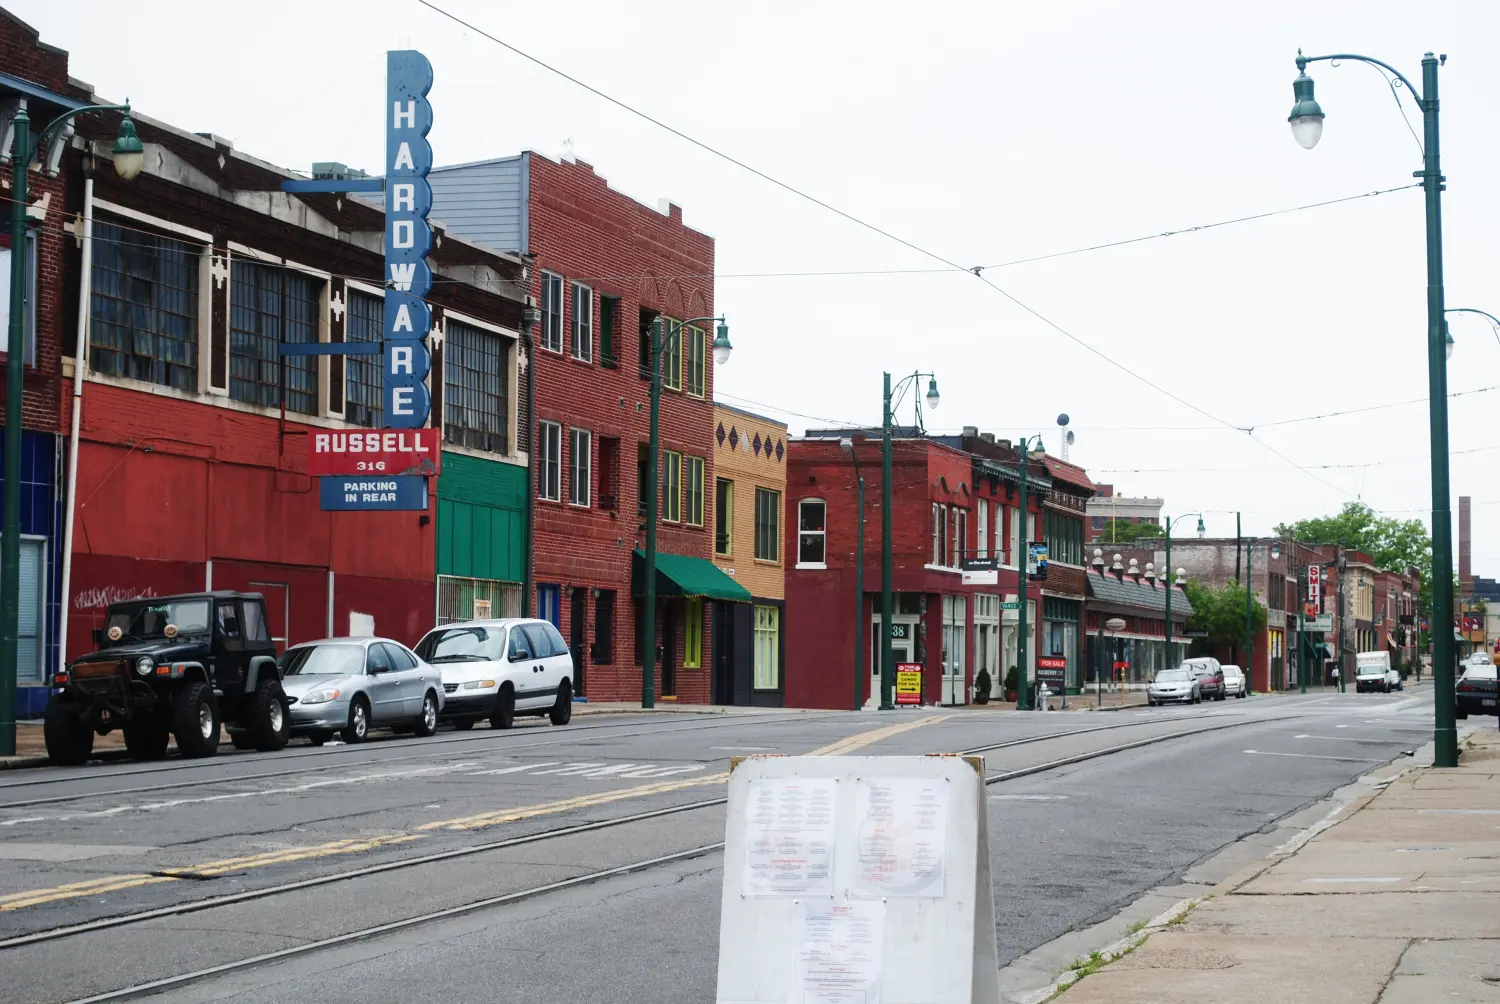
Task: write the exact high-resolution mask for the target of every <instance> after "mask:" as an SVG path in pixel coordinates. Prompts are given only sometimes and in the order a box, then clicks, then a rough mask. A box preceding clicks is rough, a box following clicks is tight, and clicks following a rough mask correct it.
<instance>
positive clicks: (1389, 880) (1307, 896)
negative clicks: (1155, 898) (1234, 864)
mask: <svg viewBox="0 0 1500 1004" xmlns="http://www.w3.org/2000/svg"><path fill="white" fill-rule="evenodd" d="M1311 832H1312V834H1313V835H1312V836H1311V838H1310V839H1308V840H1306V841H1305V842H1303V843H1301V844H1300V846H1298V847H1288V848H1286V849H1285V851H1284V852H1283V853H1281V854H1279V855H1277V856H1274V857H1272V858H1271V859H1270V860H1269V862H1268V863H1262V864H1259V865H1256V866H1254V867H1252V868H1250V869H1246V870H1245V871H1244V872H1242V873H1240V874H1239V875H1237V876H1235V877H1233V878H1231V879H1229V880H1228V881H1226V882H1224V883H1223V884H1222V885H1220V886H1219V887H1218V888H1217V889H1216V890H1215V891H1214V893H1213V894H1212V895H1211V896H1209V897H1208V898H1206V899H1204V900H1203V901H1202V902H1200V903H1198V904H1197V905H1196V906H1195V907H1194V908H1193V909H1191V910H1190V911H1189V912H1187V913H1186V914H1185V915H1184V914H1182V913H1180V912H1179V913H1177V914H1174V916H1172V917H1163V918H1161V919H1160V920H1159V922H1158V923H1156V924H1153V926H1152V927H1149V928H1148V929H1147V931H1146V932H1144V933H1143V934H1142V935H1137V936H1135V937H1133V938H1130V939H1127V940H1126V942H1124V943H1122V944H1121V945H1118V946H1113V948H1114V950H1115V951H1118V950H1120V949H1122V948H1123V949H1124V950H1125V951H1127V952H1128V954H1125V955H1124V956H1123V957H1119V958H1116V959H1115V961H1113V962H1110V963H1108V964H1106V965H1104V966H1102V967H1101V968H1098V969H1097V970H1096V971H1095V972H1094V973H1093V974H1092V975H1087V976H1084V977H1083V978H1082V979H1081V980H1080V981H1079V982H1077V983H1075V984H1073V986H1072V987H1070V988H1068V989H1067V990H1065V991H1063V992H1062V994H1061V996H1060V997H1059V1000H1060V1002H1061V1004H1145V1002H1150V1004H1221V1002H1222V1004H1244V1002H1245V1001H1247V1000H1274V1001H1294V1002H1300V1001H1317V1002H1319V1004H1335V1002H1338V1004H1375V1002H1377V1001H1378V1002H1379V1004H1429V1002H1435V1001H1445V1002H1449V1001H1451V1002H1465V1004H1468V1002H1475V1004H1477V1002H1496V1001H1500V910H1497V909H1496V903H1497V902H1500V899H1497V897H1496V894H1500V734H1497V733H1496V731H1495V728H1494V726H1493V725H1491V724H1489V722H1485V723H1483V724H1482V725H1481V730H1480V731H1479V732H1477V733H1475V734H1474V735H1472V736H1471V737H1470V738H1469V739H1468V740H1466V742H1465V748H1464V752H1463V755H1462V757H1461V759H1460V766H1459V767H1458V768H1457V769H1454V770H1437V769H1434V768H1432V767H1430V766H1426V767H1418V768H1416V769H1413V770H1409V771H1407V772H1405V773H1404V774H1401V775H1400V776H1398V777H1396V778H1395V779H1394V780H1392V781H1390V782H1389V783H1387V784H1385V785H1384V786H1383V787H1381V788H1380V790H1378V791H1376V792H1374V793H1372V794H1370V795H1366V796H1364V797H1363V798H1361V799H1359V800H1357V801H1355V802H1354V803H1352V804H1351V805H1350V806H1349V807H1348V809H1347V811H1345V812H1342V813H1339V814H1338V815H1337V816H1335V817H1333V818H1332V819H1330V820H1328V821H1327V823H1326V825H1325V826H1324V827H1323V828H1322V829H1321V830H1320V829H1319V828H1318V827H1314V829H1313V831H1311ZM1142 939H1143V940H1142ZM1132 946H1138V947H1132ZM1107 954H1110V955H1113V954H1114V951H1112V952H1110V953H1107Z"/></svg>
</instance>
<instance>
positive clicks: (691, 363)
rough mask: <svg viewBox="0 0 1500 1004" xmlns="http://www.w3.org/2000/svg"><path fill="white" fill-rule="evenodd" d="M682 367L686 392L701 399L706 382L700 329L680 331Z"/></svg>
mask: <svg viewBox="0 0 1500 1004" xmlns="http://www.w3.org/2000/svg"><path fill="white" fill-rule="evenodd" d="M682 365H683V369H684V374H683V376H684V378H685V379H686V382H687V392H688V393H689V394H692V395H693V396H694V397H702V396H703V388H704V385H705V383H706V382H707V376H706V373H707V370H706V369H705V368H704V360H703V329H702V328H683V329H682Z"/></svg>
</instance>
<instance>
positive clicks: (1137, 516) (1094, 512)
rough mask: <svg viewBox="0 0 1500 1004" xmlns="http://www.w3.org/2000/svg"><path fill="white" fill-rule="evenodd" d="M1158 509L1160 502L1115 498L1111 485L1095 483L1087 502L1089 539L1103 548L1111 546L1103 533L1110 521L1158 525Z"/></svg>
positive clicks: (1123, 497)
mask: <svg viewBox="0 0 1500 1004" xmlns="http://www.w3.org/2000/svg"><path fill="white" fill-rule="evenodd" d="M1161 506H1162V500H1161V499H1158V498H1145V497H1140V498H1131V497H1128V496H1125V495H1116V494H1115V486H1114V485H1102V484H1096V485H1094V496H1093V497H1092V498H1090V499H1089V502H1088V518H1089V540H1090V541H1092V542H1097V543H1099V544H1101V545H1105V546H1107V545H1108V544H1110V543H1112V541H1110V540H1109V538H1108V535H1107V534H1106V533H1105V531H1106V530H1107V529H1108V528H1109V526H1110V523H1111V521H1114V522H1115V523H1116V524H1123V523H1152V524H1159V523H1161Z"/></svg>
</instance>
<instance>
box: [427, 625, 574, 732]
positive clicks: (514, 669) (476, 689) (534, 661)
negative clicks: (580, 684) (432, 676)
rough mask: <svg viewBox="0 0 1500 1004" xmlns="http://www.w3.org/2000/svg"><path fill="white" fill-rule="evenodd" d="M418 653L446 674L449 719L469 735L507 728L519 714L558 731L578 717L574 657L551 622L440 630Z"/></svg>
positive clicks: (445, 712) (432, 633)
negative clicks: (484, 725) (483, 726)
mask: <svg viewBox="0 0 1500 1004" xmlns="http://www.w3.org/2000/svg"><path fill="white" fill-rule="evenodd" d="M417 654H419V655H420V656H421V657H422V658H423V660H425V661H426V662H428V663H430V664H431V665H433V666H436V667H437V669H438V671H439V672H441V673H442V674H443V716H442V717H443V719H444V720H445V721H451V722H452V723H453V727H454V728H456V729H470V728H473V727H474V723H475V722H477V721H480V720H482V719H486V718H487V719H489V722H490V727H491V728H494V729H508V728H510V727H511V725H512V724H514V722H515V719H516V716H517V715H536V716H545V717H547V718H549V719H551V721H552V724H553V725H566V724H568V722H569V721H570V720H571V719H572V717H573V679H572V677H573V657H572V655H571V654H570V653H569V652H568V644H567V642H565V641H563V637H562V635H561V634H559V633H558V631H557V628H555V627H553V626H552V624H551V622H550V621H545V620H537V619H534V618H524V617H506V618H501V619H498V620H476V621H464V622H462V623H458V624H444V625H442V626H441V627H436V628H433V629H432V630H431V631H429V632H427V634H426V635H425V636H424V637H423V638H422V640H421V641H419V642H417Z"/></svg>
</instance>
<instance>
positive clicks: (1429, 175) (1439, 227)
mask: <svg viewBox="0 0 1500 1004" xmlns="http://www.w3.org/2000/svg"><path fill="white" fill-rule="evenodd" d="M1447 58H1448V57H1447V56H1434V55H1433V54H1432V53H1430V52H1428V53H1425V54H1424V55H1423V56H1422V90H1421V91H1420V92H1418V90H1417V89H1416V88H1415V87H1413V86H1412V84H1411V81H1410V80H1407V79H1406V78H1405V77H1404V76H1402V75H1401V73H1400V71H1398V70H1396V69H1394V68H1393V67H1391V66H1389V65H1387V64H1385V63H1382V62H1381V61H1380V60H1378V59H1371V58H1370V57H1368V56H1358V55H1351V54H1340V55H1332V56H1304V55H1302V50H1301V49H1298V50H1297V79H1296V80H1295V81H1294V82H1293V83H1292V94H1293V95H1294V96H1295V98H1296V104H1294V105H1293V106H1292V114H1291V115H1290V116H1289V119H1288V120H1289V121H1290V123H1291V126H1292V135H1293V136H1295V137H1296V139H1297V142H1298V143H1300V144H1301V145H1302V147H1303V148H1304V149H1307V150H1311V149H1312V148H1313V147H1314V146H1316V145H1317V142H1318V138H1319V137H1320V136H1321V135H1322V134H1323V109H1322V108H1321V107H1319V106H1318V103H1317V102H1316V101H1314V100H1313V82H1312V78H1311V77H1309V76H1308V75H1307V64H1308V63H1314V62H1318V61H1320V60H1337V59H1352V60H1356V61H1358V62H1361V63H1369V64H1371V65H1373V66H1376V67H1378V68H1380V69H1383V70H1386V71H1389V72H1390V73H1392V74H1394V75H1395V77H1396V79H1397V80H1399V81H1400V82H1401V83H1402V84H1403V85H1405V87H1406V89H1407V90H1408V91H1410V92H1411V93H1412V95H1413V96H1414V97H1415V98H1416V99H1417V104H1418V105H1419V106H1421V109H1422V134H1423V142H1422V158H1423V164H1422V170H1421V171H1417V172H1415V173H1414V174H1413V177H1417V178H1421V179H1422V188H1423V190H1424V191H1425V192H1426V196H1427V199H1426V203H1427V400H1428V413H1429V425H1430V439H1431V443H1430V447H1429V450H1430V453H1431V456H1432V579H1433V583H1434V585H1436V584H1437V583H1442V584H1443V587H1442V588H1441V589H1438V588H1434V589H1433V591H1432V620H1433V624H1434V625H1439V624H1441V625H1448V624H1452V623H1453V597H1452V595H1451V594H1450V592H1449V589H1448V583H1449V582H1451V581H1452V580H1453V541H1452V533H1453V528H1452V522H1451V517H1450V515H1449V511H1448V367H1447V358H1448V352H1449V348H1448V346H1449V341H1448V328H1447V324H1446V323H1445V322H1444V320H1443V313H1444V311H1443V214H1442V193H1443V174H1442V171H1441V170H1440V168H1439V166H1438V67H1439V66H1441V65H1442V64H1443V63H1444V62H1445V61H1446V60H1447ZM1453 670H1454V659H1453V638H1452V635H1451V634H1450V633H1449V632H1448V631H1446V630H1444V631H1435V632H1433V646H1432V684H1433V744H1434V747H1435V749H1434V752H1433V764H1434V765H1435V766H1438V767H1457V766H1458V731H1457V729H1456V728H1455V725H1454V717H1453V715H1454V691H1453Z"/></svg>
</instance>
